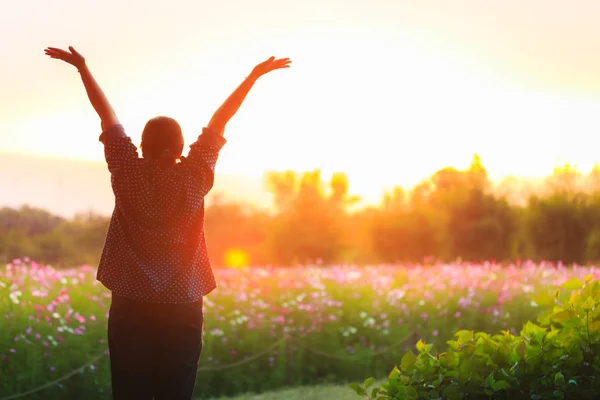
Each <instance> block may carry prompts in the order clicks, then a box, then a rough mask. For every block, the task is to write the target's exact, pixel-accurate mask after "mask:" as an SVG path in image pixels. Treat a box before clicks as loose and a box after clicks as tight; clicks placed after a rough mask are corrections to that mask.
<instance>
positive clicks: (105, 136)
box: [98, 124, 127, 145]
mask: <svg viewBox="0 0 600 400" xmlns="http://www.w3.org/2000/svg"><path fill="white" fill-rule="evenodd" d="M125 137H127V135H126V134H125V129H124V128H123V125H122V124H117V125H113V126H111V127H110V128H108V129H107V130H105V131H104V132H102V134H101V135H100V137H99V138H98V140H99V141H101V142H102V144H104V145H106V144H107V143H110V142H112V141H114V140H115V139H118V138H125Z"/></svg>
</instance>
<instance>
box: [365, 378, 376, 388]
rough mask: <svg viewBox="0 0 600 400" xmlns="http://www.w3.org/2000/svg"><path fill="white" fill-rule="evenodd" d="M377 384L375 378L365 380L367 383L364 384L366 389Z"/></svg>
mask: <svg viewBox="0 0 600 400" xmlns="http://www.w3.org/2000/svg"><path fill="white" fill-rule="evenodd" d="M374 383H375V378H373V377H371V378H367V379H365V382H364V383H363V386H364V387H365V389H366V388H368V387H370V386H371V385H373V384H374Z"/></svg>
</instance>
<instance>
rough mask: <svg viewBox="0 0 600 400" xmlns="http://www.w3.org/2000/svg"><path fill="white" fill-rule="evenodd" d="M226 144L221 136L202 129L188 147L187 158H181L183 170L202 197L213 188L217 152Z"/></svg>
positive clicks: (207, 129)
mask: <svg viewBox="0 0 600 400" xmlns="http://www.w3.org/2000/svg"><path fill="white" fill-rule="evenodd" d="M226 143H227V140H226V139H225V138H224V137H223V136H222V135H219V134H217V133H216V132H214V131H213V130H211V129H209V128H204V129H202V134H200V136H198V139H197V140H196V141H195V142H194V143H193V144H192V145H191V146H190V152H189V154H188V156H187V157H185V158H182V163H183V164H184V166H185V168H186V169H187V170H188V172H189V173H191V174H193V175H194V178H195V179H196V180H197V182H198V183H199V190H200V192H201V194H202V195H203V196H205V195H206V194H208V192H209V191H210V189H211V188H212V186H213V183H214V174H215V166H216V163H217V159H218V158H219V152H220V151H221V149H222V148H223V146H224V145H225V144H226Z"/></svg>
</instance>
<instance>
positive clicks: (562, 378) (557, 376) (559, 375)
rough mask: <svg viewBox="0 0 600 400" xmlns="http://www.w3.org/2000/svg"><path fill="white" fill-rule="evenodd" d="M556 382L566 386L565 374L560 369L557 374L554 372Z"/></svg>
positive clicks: (557, 384)
mask: <svg viewBox="0 0 600 400" xmlns="http://www.w3.org/2000/svg"><path fill="white" fill-rule="evenodd" d="M554 384H555V385H556V386H564V384H565V376H564V375H563V374H562V372H560V371H558V372H557V373H556V374H554Z"/></svg>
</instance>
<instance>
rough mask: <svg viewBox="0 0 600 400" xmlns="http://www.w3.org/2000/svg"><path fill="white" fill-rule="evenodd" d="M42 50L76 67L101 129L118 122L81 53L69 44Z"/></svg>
mask: <svg viewBox="0 0 600 400" xmlns="http://www.w3.org/2000/svg"><path fill="white" fill-rule="evenodd" d="M44 52H45V53H46V55H48V56H50V57H51V58H55V59H58V60H62V61H64V62H66V63H68V64H71V65H73V66H74V67H75V68H77V71H78V72H79V74H80V75H81V80H82V81H83V85H84V86H85V91H86V92H87V95H88V98H89V99H90V103H92V106H93V107H94V109H95V110H96V112H97V113H98V116H99V117H100V121H101V123H102V130H103V131H104V130H107V129H109V128H111V127H113V126H115V125H118V124H119V119H118V118H117V116H116V114H115V111H114V110H113V108H112V106H111V105H110V103H109V102H108V99H107V98H106V96H105V95H104V92H103V91H102V89H101V88H100V86H99V85H98V83H97V82H96V80H95V79H94V76H93V75H92V73H91V72H90V70H89V68H88V67H87V65H86V63H85V58H84V57H83V56H82V55H81V54H79V53H78V52H77V51H76V50H75V49H74V48H73V47H72V46H69V51H66V50H62V49H58V48H56V47H48V48H46V49H45V50H44Z"/></svg>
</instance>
